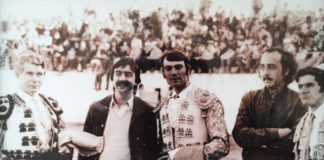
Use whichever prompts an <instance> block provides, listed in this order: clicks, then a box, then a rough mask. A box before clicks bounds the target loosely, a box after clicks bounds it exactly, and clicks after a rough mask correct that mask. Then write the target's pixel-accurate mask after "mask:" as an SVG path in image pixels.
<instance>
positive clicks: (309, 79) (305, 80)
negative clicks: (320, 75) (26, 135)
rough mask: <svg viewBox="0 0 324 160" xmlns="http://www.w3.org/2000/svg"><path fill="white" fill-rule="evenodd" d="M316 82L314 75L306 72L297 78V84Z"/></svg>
mask: <svg viewBox="0 0 324 160" xmlns="http://www.w3.org/2000/svg"><path fill="white" fill-rule="evenodd" d="M307 83H316V84H317V81H316V80H315V76H313V75H310V74H306V75H303V76H301V77H300V78H299V81H298V84H307Z"/></svg>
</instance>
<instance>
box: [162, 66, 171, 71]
mask: <svg viewBox="0 0 324 160" xmlns="http://www.w3.org/2000/svg"><path fill="white" fill-rule="evenodd" d="M164 70H167V71H171V70H172V67H171V66H165V67H164Z"/></svg>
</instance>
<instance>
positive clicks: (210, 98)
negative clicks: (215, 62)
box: [193, 88, 222, 109]
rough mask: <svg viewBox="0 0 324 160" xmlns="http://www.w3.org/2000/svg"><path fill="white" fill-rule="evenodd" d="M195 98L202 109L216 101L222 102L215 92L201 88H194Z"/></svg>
mask: <svg viewBox="0 0 324 160" xmlns="http://www.w3.org/2000/svg"><path fill="white" fill-rule="evenodd" d="M193 100H194V102H195V103H196V105H197V106H199V108H200V109H208V108H210V107H212V106H214V105H215V104H216V103H222V102H221V100H220V99H219V98H218V96H217V95H216V94H215V93H213V92H210V91H208V90H203V89H201V88H195V89H194V94H193Z"/></svg>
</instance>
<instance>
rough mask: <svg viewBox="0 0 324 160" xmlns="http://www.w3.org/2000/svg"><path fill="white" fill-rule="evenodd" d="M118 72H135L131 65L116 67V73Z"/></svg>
mask: <svg viewBox="0 0 324 160" xmlns="http://www.w3.org/2000/svg"><path fill="white" fill-rule="evenodd" d="M116 71H124V72H126V71H127V72H133V71H132V69H131V67H130V66H129V65H126V66H119V67H116V68H115V72H116Z"/></svg>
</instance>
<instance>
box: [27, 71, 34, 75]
mask: <svg viewBox="0 0 324 160" xmlns="http://www.w3.org/2000/svg"><path fill="white" fill-rule="evenodd" d="M26 74H27V75H29V76H32V75H33V74H34V73H33V72H30V71H29V72H26Z"/></svg>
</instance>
